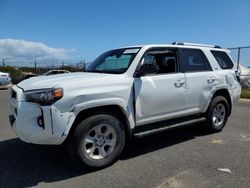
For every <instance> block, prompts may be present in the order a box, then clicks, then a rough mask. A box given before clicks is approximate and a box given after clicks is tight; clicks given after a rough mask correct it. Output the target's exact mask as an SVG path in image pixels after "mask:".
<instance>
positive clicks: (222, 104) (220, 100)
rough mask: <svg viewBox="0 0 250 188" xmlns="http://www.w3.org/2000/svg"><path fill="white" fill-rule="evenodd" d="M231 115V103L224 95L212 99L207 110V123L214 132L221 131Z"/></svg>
mask: <svg viewBox="0 0 250 188" xmlns="http://www.w3.org/2000/svg"><path fill="white" fill-rule="evenodd" d="M228 116H229V105H228V102H227V100H226V98H224V97H223V96H217V97H215V98H213V99H212V101H211V103H210V106H209V108H208V111H207V125H208V128H209V129H210V130H211V131H213V132H219V131H221V130H222V129H223V127H224V126H225V125H226V122H227V119H228Z"/></svg>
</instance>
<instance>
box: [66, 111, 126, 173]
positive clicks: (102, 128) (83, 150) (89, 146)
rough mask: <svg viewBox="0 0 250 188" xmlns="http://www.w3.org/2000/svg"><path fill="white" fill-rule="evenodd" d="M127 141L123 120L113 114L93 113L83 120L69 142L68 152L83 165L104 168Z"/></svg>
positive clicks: (113, 160)
mask: <svg viewBox="0 0 250 188" xmlns="http://www.w3.org/2000/svg"><path fill="white" fill-rule="evenodd" d="M124 143H125V132H124V128H123V125H122V122H121V121H120V120H119V119H118V118H117V117H116V116H115V115H112V114H104V113H103V114H98V115H93V116H90V117H88V118H86V119H85V120H83V121H82V122H81V123H80V124H79V125H78V126H77V128H76V130H75V133H74V136H73V138H72V140H71V141H69V143H68V153H69V155H70V156H71V158H72V159H73V160H74V161H75V162H76V163H77V164H80V165H81V166H82V165H84V166H89V167H92V168H102V167H105V166H108V165H110V164H112V163H114V162H115V161H116V160H117V159H118V157H119V156H120V154H121V152H122V150H123V147H124Z"/></svg>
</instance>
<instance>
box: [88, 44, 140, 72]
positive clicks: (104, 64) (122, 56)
mask: <svg viewBox="0 0 250 188" xmlns="http://www.w3.org/2000/svg"><path fill="white" fill-rule="evenodd" d="M139 50H140V48H122V49H116V50H111V51H107V52H105V53H103V54H102V55H101V56H99V57H98V58H97V59H96V60H95V61H94V62H92V63H91V64H90V65H89V66H88V68H87V70H86V71H87V72H100V73H111V74H122V73H124V72H126V70H127V69H128V67H129V65H130V64H131V62H132V61H133V60H134V58H135V56H136V54H137V53H138V51H139Z"/></svg>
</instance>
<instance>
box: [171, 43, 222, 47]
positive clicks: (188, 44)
mask: <svg viewBox="0 0 250 188" xmlns="http://www.w3.org/2000/svg"><path fill="white" fill-rule="evenodd" d="M172 45H186V46H203V47H209V48H221V47H220V46H217V45H208V44H195V43H184V42H173V43H172Z"/></svg>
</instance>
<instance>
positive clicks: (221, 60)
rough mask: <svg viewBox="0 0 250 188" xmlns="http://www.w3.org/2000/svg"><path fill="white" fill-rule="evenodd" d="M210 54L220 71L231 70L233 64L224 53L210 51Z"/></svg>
mask: <svg viewBox="0 0 250 188" xmlns="http://www.w3.org/2000/svg"><path fill="white" fill-rule="evenodd" d="M211 53H212V54H213V56H214V57H215V59H216V61H217V62H218V64H219V65H220V67H221V68H222V69H231V68H233V66H234V64H233V62H232V61H231V59H230V58H229V57H228V55H227V53H226V52H222V51H215V50H211Z"/></svg>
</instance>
